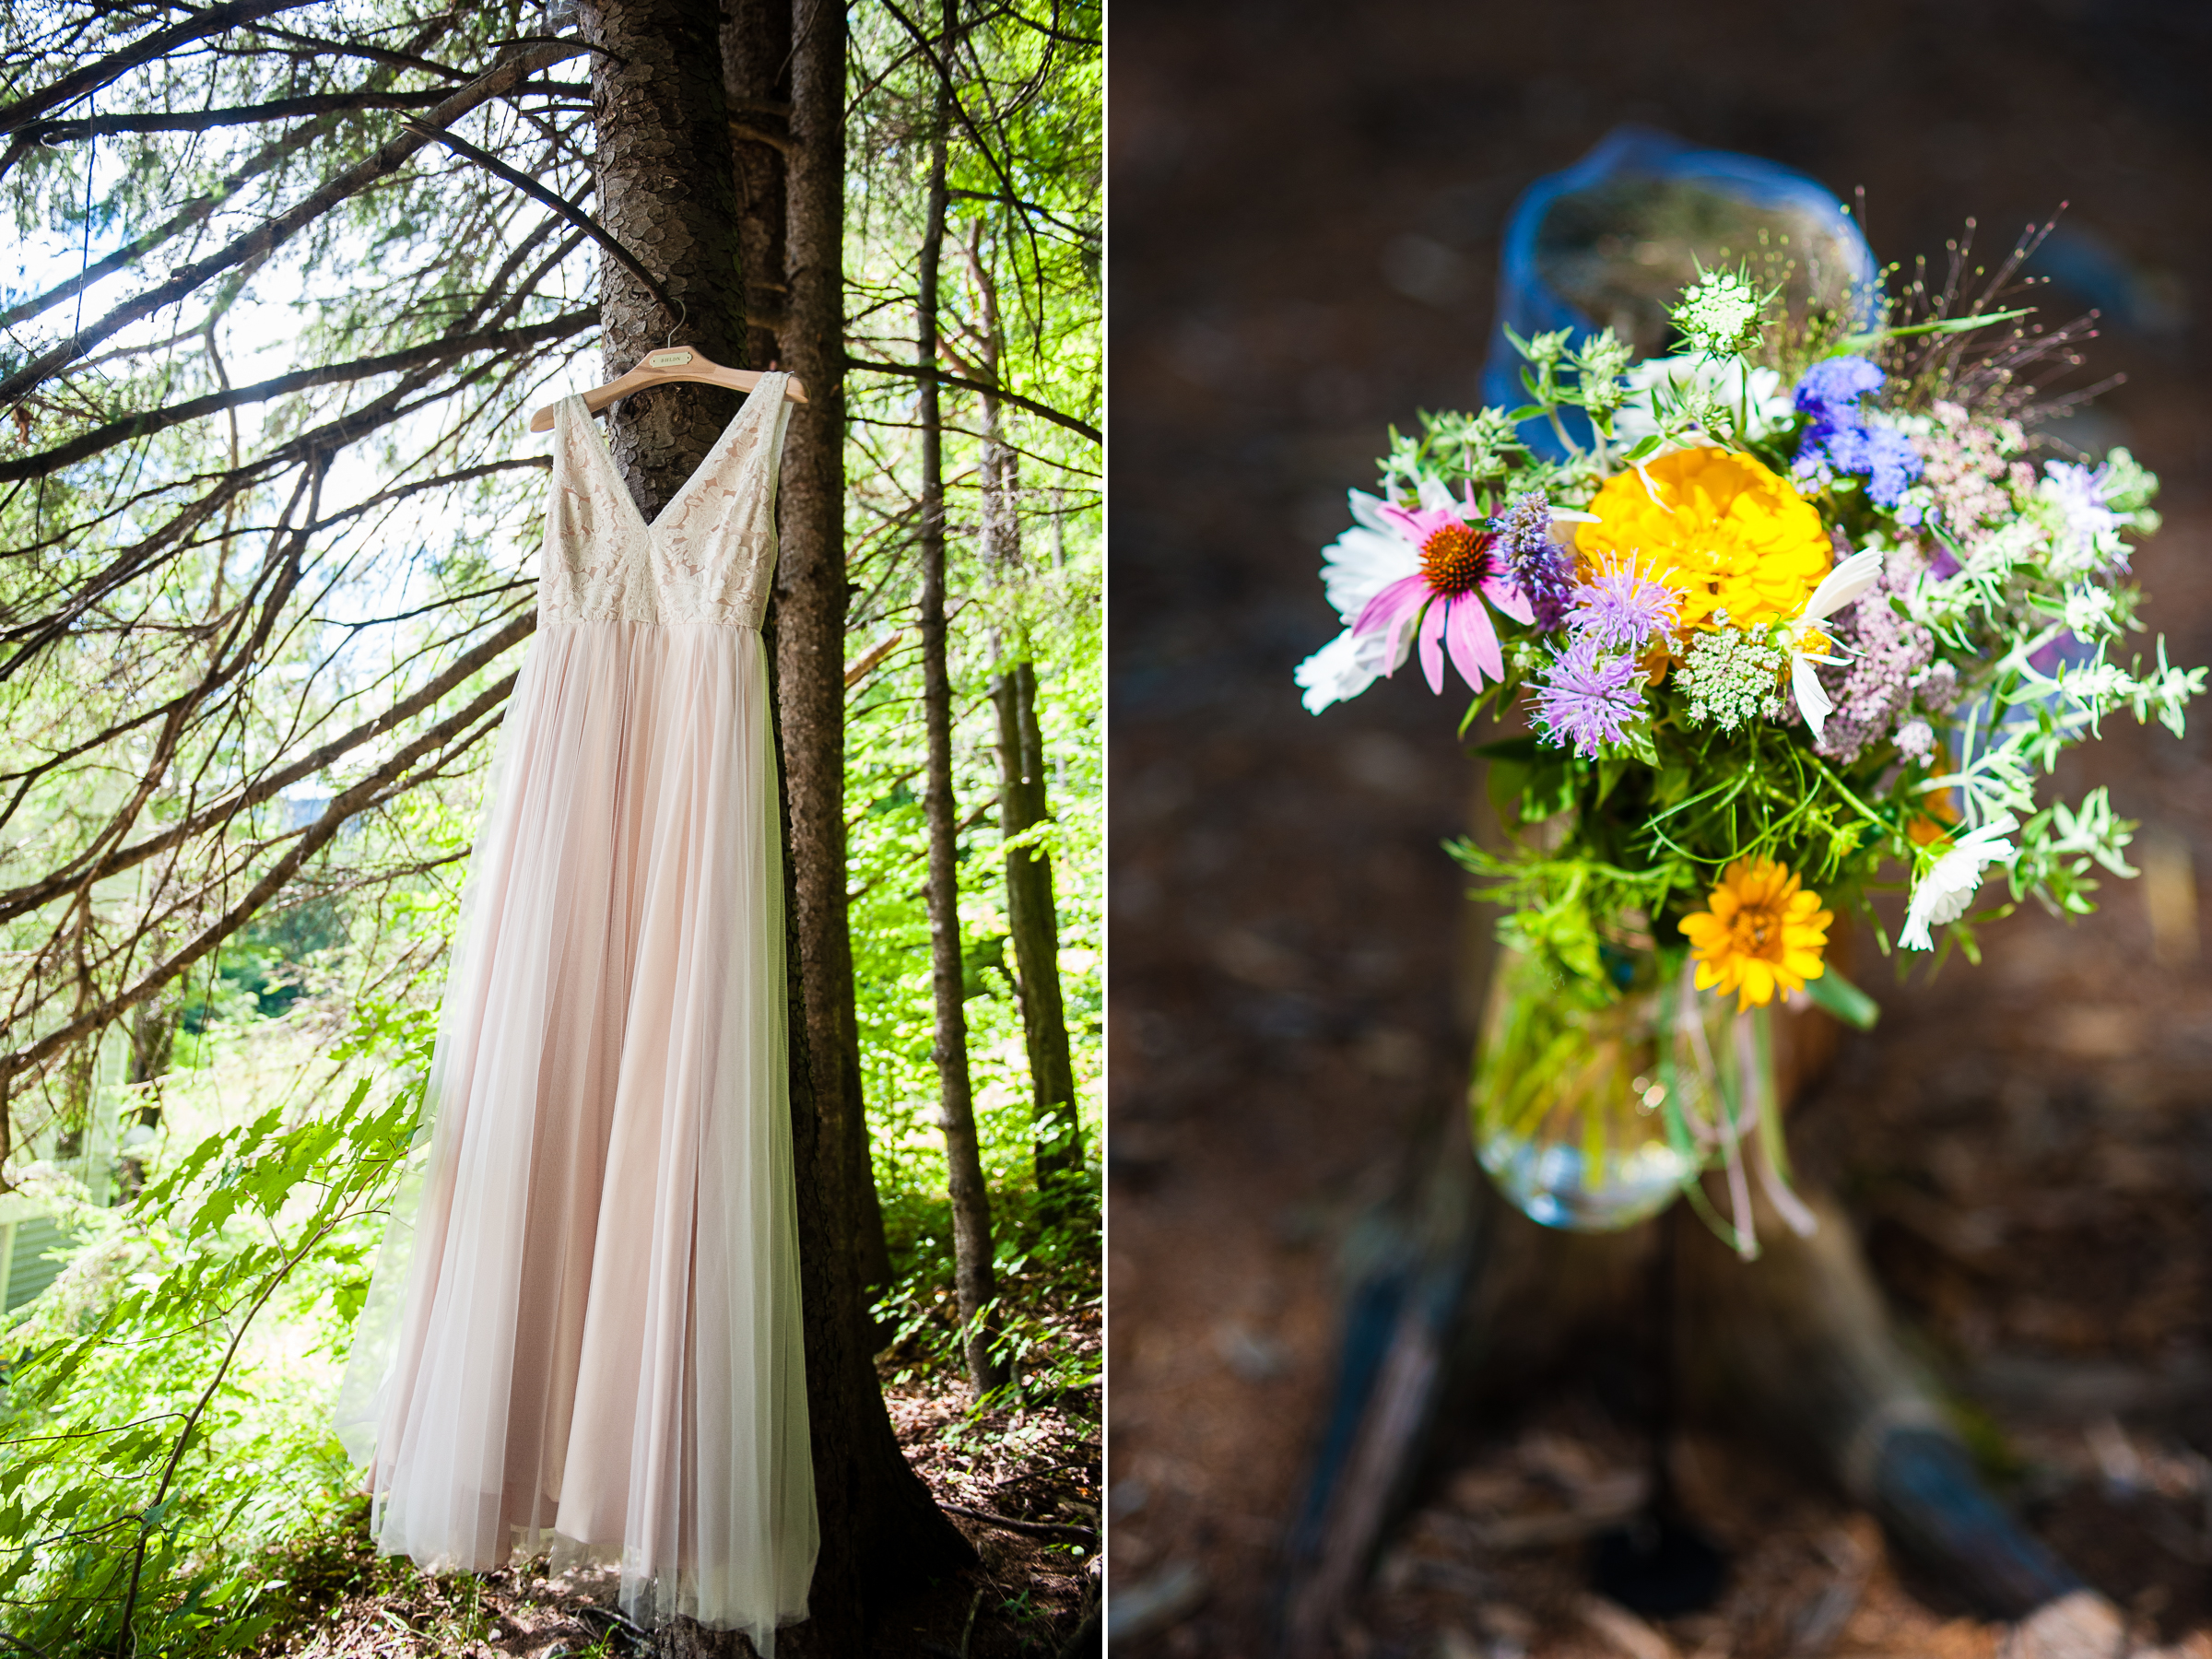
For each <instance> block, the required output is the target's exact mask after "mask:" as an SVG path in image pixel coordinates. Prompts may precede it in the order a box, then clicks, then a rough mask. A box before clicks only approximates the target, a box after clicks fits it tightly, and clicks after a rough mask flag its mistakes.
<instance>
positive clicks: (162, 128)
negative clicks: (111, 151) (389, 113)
mask: <svg viewBox="0 0 2212 1659" xmlns="http://www.w3.org/2000/svg"><path fill="white" fill-rule="evenodd" d="M448 96H450V92H449V89H448V88H443V87H439V88H432V89H431V90H429V91H427V92H319V93H314V94H312V95H310V96H308V97H304V98H276V99H271V100H269V101H268V102H267V103H258V104H234V105H232V106H230V107H229V108H228V109H221V110H187V111H184V112H182V113H178V112H160V113H158V114H130V115H88V116H83V117H80V118H79V119H77V120H75V121H55V122H49V123H48V124H45V125H43V126H36V127H32V128H30V129H29V132H28V136H29V139H30V141H31V142H32V143H33V144H68V143H72V142H74V141H76V139H79V138H105V137H107V136H109V135H112V134H115V133H205V132H208V131H211V130H212V129H214V128H216V127H227V126H251V125H253V124H256V123H259V122H265V121H289V120H291V119H292V118H293V117H294V116H298V115H342V114H345V113H346V112H348V111H352V110H419V109H421V108H423V107H424V106H425V105H427V104H434V103H437V102H439V101H440V100H442V99H444V98H446V97H448Z"/></svg>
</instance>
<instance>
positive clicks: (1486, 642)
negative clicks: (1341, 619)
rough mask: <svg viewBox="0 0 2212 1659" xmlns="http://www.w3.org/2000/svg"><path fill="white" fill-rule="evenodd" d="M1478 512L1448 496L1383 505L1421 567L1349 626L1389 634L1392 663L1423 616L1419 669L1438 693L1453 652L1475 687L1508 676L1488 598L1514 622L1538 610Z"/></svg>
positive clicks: (1384, 592) (1361, 631)
mask: <svg viewBox="0 0 2212 1659" xmlns="http://www.w3.org/2000/svg"><path fill="white" fill-rule="evenodd" d="M1474 511H1475V510H1474V505H1473V503H1472V502H1468V503H1465V504H1462V503H1460V502H1457V501H1453V500H1449V499H1446V500H1443V501H1441V502H1434V503H1433V504H1424V505H1422V506H1419V507H1414V508H1405V507H1396V506H1391V505H1388V504H1385V505H1384V506H1383V507H1382V518H1383V519H1384V520H1385V521H1386V522H1387V523H1388V524H1389V525H1390V527H1391V529H1392V531H1393V532H1394V534H1395V535H1397V537H1398V538H1399V539H1400V540H1402V541H1403V542H1404V543H1405V544H1406V546H1407V547H1410V548H1412V549H1413V551H1414V553H1415V555H1416V557H1417V558H1418V560H1419V566H1420V568H1419V569H1418V570H1417V571H1415V572H1414V573H1413V574H1412V575H1409V576H1401V577H1399V578H1398V579H1397V580H1396V581H1395V582H1392V583H1391V584H1390V585H1389V586H1388V587H1385V588H1384V589H1383V590H1382V592H1381V593H1379V594H1376V595H1375V596H1374V597H1373V598H1372V599H1370V600H1369V601H1368V602H1367V605H1366V606H1365V608H1363V609H1362V610H1361V611H1360V612H1359V618H1358V620H1356V621H1355V622H1353V624H1352V628H1351V631H1352V632H1353V634H1355V635H1359V634H1370V633H1380V634H1382V635H1384V636H1385V644H1384V648H1383V660H1384V661H1385V662H1387V663H1390V664H1392V665H1395V664H1396V662H1397V660H1398V641H1399V639H1400V637H1401V636H1402V635H1403V634H1404V632H1405V629H1406V626H1407V624H1409V623H1415V622H1416V619H1417V618H1418V628H1419V630H1420V631H1419V649H1420V657H1421V672H1422V673H1423V674H1424V675H1425V676H1427V677H1428V680H1429V688H1430V690H1431V691H1435V692H1439V693H1441V692H1442V690H1443V688H1444V653H1446V652H1447V651H1448V652H1450V653H1451V656H1452V663H1453V666H1454V667H1456V668H1457V669H1458V670H1459V672H1460V675H1461V677H1463V678H1465V680H1466V682H1467V684H1468V685H1470V686H1472V687H1474V688H1475V689H1476V690H1477V691H1479V690H1481V689H1482V685H1483V681H1484V679H1485V678H1486V677H1487V678H1488V679H1492V680H1497V681H1500V682H1502V681H1503V680H1504V678H1505V658H1504V655H1503V653H1500V650H1499V648H1498V630H1497V629H1496V628H1494V627H1493V626H1492V625H1491V622H1490V617H1489V612H1488V611H1487V610H1485V609H1484V608H1483V601H1484V600H1485V599H1488V601H1489V602H1490V603H1491V604H1492V605H1494V606H1497V607H1498V609H1499V610H1500V612H1501V613H1502V614H1503V615H1505V616H1508V617H1511V618H1512V619H1513V620H1514V621H1516V622H1523V623H1525V622H1528V621H1530V620H1532V619H1533V618H1534V615H1535V613H1534V612H1533V611H1532V610H1531V609H1530V607H1529V603H1528V600H1527V599H1526V598H1525V597H1524V595H1523V594H1522V592H1521V590H1520V589H1519V588H1518V587H1517V586H1515V585H1514V583H1513V579H1512V574H1511V573H1510V572H1509V571H1508V570H1507V569H1506V561H1505V559H1503V558H1502V557H1500V552H1499V548H1498V538H1497V536H1496V535H1493V534H1492V533H1491V532H1490V531H1489V530H1488V528H1486V527H1485V526H1483V525H1482V524H1479V523H1474V522H1470V521H1472V520H1473V517H1474ZM1385 672H1388V671H1387V670H1385Z"/></svg>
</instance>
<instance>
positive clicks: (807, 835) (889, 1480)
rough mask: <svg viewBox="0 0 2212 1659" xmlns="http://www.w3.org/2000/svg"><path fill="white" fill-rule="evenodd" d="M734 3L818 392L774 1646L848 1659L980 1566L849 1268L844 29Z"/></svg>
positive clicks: (801, 600)
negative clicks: (809, 1493) (783, 19)
mask: <svg viewBox="0 0 2212 1659" xmlns="http://www.w3.org/2000/svg"><path fill="white" fill-rule="evenodd" d="M740 4H742V5H746V6H750V5H779V4H782V5H788V6H790V8H791V13H790V15H791V18H792V26H791V36H792V39H791V105H792V110H791V140H792V145H793V147H792V150H791V152H790V153H791V160H790V170H789V178H788V184H787V196H786V201H787V206H788V215H787V219H786V238H787V240H786V247H785V260H784V271H785V280H786V281H787V283H788V284H789V288H788V300H787V302H786V304H785V307H784V314H783V325H782V329H781V330H780V331H779V335H778V343H779V346H780V347H781V349H782V361H783V366H784V367H785V368H786V369H788V370H790V371H791V372H793V373H794V374H796V375H797V376H798V377H799V378H800V379H801V380H802V381H803V382H805V383H806V391H807V396H808V398H809V400H810V401H809V404H808V406H806V407H805V408H802V409H796V410H794V411H793V416H792V422H791V435H790V437H789V439H788V440H787V441H786V442H785V444H784V451H783V476H782V486H781V490H780V498H779V509H778V521H779V524H780V527H781V532H782V545H781V547H780V549H779V552H778V559H777V571H776V593H775V604H774V606H773V608H772V613H771V614H772V615H773V616H774V618H776V622H777V635H776V641H775V653H774V656H773V659H772V660H773V661H774V663H775V664H776V667H777V681H778V684H777V693H778V700H777V711H776V712H777V731H778V739H779V753H780V757H781V759H782V767H783V787H784V796H785V800H786V802H787V807H788V811H789V814H790V820H789V821H790V836H791V840H790V842H789V849H790V858H789V860H788V862H787V864H786V866H785V868H786V871H787V875H786V877H785V879H786V881H787V882H788V883H789V888H788V892H789V898H790V915H791V929H792V933H791V939H792V950H791V960H792V963H793V965H794V971H795V972H796V974H797V976H798V983H797V984H796V985H794V990H793V994H792V1006H793V1008H794V1010H796V1009H800V1008H804V1009H805V1010H806V1017H805V1018H803V1019H801V1018H794V1020H793V1021H792V1037H793V1043H792V1068H793V1076H792V1129H793V1149H794V1159H795V1164H796V1169H797V1173H798V1196H799V1273H800V1279H801V1285H802V1294H803V1296H804V1299H805V1302H806V1308H805V1315H806V1399H807V1411H808V1413H809V1414H810V1418H811V1423H812V1430H813V1447H814V1489H815V1503H816V1507H817V1509H818V1512H819V1514H820V1518H821V1532H822V1550H821V1556H820V1558H819V1559H818V1562H817V1564H816V1566H815V1571H814V1588H813V1590H812V1592H811V1594H810V1595H809V1597H808V1606H809V1608H810V1609H811V1613H812V1617H811V1618H809V1619H808V1620H807V1622H806V1623H805V1624H803V1625H800V1626H797V1627H795V1628H794V1629H793V1630H791V1631H789V1632H788V1633H787V1634H786V1635H785V1637H784V1638H783V1639H782V1645H783V1646H784V1648H785V1649H786V1651H788V1652H792V1653H798V1654H801V1655H821V1656H823V1659H845V1655H848V1654H855V1653H863V1652H865V1651H867V1649H866V1647H865V1642H866V1630H865V1614H866V1610H867V1609H868V1608H869V1607H870V1606H874V1605H876V1604H877V1602H878V1601H879V1600H880V1599H881V1598H882V1597H884V1596H885V1595H887V1594H890V1593H892V1592H894V1591H897V1590H899V1589H900V1588H902V1587H903V1586H905V1585H907V1584H910V1583H914V1582H916V1581H917V1580H919V1579H921V1578H924V1577H925V1576H928V1575H931V1574H937V1573H945V1572H950V1571H954V1570H956V1569H958V1568H959V1567H962V1566H965V1565H967V1564H969V1563H971V1562H972V1561H973V1560H974V1559H975V1557H974V1552H973V1551H972V1550H971V1548H970V1547H969V1546H968V1542H967V1540H966V1539H965V1538H963V1537H961V1536H960V1535H959V1532H958V1531H957V1530H955V1529H954V1527H953V1525H952V1524H951V1522H949V1521H948V1520H947V1519H946V1517H945V1515H944V1513H943V1512H941V1511H939V1510H938V1509H937V1507H936V1505H935V1501H934V1500H932V1499H931V1497H930V1494H929V1488H927V1487H925V1486H924V1485H923V1484H922V1482H921V1480H920V1478H919V1477H916V1476H915V1474H914V1472H913V1471H912V1469H911V1468H910V1467H908V1465H907V1463H906V1459H905V1456H904V1454H903V1453H900V1449H899V1442H898V1440H897V1438H896V1436H894V1435H893V1433H892V1431H891V1421H890V1417H889V1414H888V1412H887V1411H886V1410H885V1409H884V1404H883V1392H882V1388H881V1385H880V1384H879V1383H878V1382H877V1378H876V1371H875V1368H874V1366H873V1365H871V1364H870V1363H869V1359H868V1354H869V1351H870V1345H869V1343H868V1342H867V1341H866V1340H865V1338H864V1335H863V1327H864V1324H865V1306H864V1304H863V1302H862V1300H861V1286H862V1284H863V1282H864V1280H863V1279H862V1277H861V1274H860V1264H859V1263H858V1262H856V1261H855V1259H854V1244H855V1241H856V1238H857V1239H858V1241H861V1242H862V1243H863V1245H864V1247H865V1239H866V1237H867V1230H866V1229H865V1227H862V1226H859V1225H857V1222H858V1211H859V1209H860V1204H861V1188H862V1186H863V1185H865V1193H866V1195H867V1196H868V1197H869V1198H871V1199H872V1198H873V1196H874V1193H875V1188H874V1186H873V1185H872V1184H868V1183H860V1182H855V1181H854V1178H853V1171H854V1170H855V1169H856V1168H859V1169H862V1170H863V1171H865V1164H864V1163H862V1161H861V1159H863V1158H864V1157H865V1139H864V1137H865V1124H864V1123H863V1121H862V1118H861V1113H860V1072H859V1066H858V1064H857V1060H856V1058H855V1056H856V1055H857V1052H858V1038H857V1035H856V1034H855V1033H856V1030H857V1028H856V1027H855V1025H854V1024H853V1003H852V997H853V958H852V943H851V939H850V936H849V935H848V934H847V933H846V929H845V841H844V815H843V792H844V733H845V728H844V627H845V604H846V592H845V542H844V492H845V470H844V469H845V463H844V436H845V417H844V354H845V312H844V304H845V265H844V231H845V196H844V159H845V19H844V13H843V11H842V10H841V8H839V7H837V6H820V5H817V4H815V3H814V0H740ZM840 1009H841V1010H842V1014H841V1022H842V1023H841V1024H840V1016H839V1012H838V1011H839V1010H840ZM825 1010H827V1013H826V1012H825ZM825 1034H826V1035H825ZM818 1036H819V1037H820V1040H819V1041H818ZM832 1052H834V1053H841V1054H844V1055H846V1056H848V1058H847V1062H846V1064H845V1065H843V1066H841V1067H829V1068H826V1069H825V1068H821V1067H819V1065H818V1063H819V1062H820V1061H821V1059H822V1058H823V1056H824V1055H825V1054H826V1053H832ZM879 1233H880V1229H878V1235H879Z"/></svg>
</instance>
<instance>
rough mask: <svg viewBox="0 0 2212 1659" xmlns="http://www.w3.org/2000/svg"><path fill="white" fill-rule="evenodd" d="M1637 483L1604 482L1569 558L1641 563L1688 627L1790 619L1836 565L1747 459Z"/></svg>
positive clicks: (1694, 464) (1782, 484) (1684, 465)
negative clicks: (1672, 594) (1669, 591)
mask: <svg viewBox="0 0 2212 1659" xmlns="http://www.w3.org/2000/svg"><path fill="white" fill-rule="evenodd" d="M1643 475H1648V476H1649V477H1650V479H1651V487H1650V488H1645V485H1644V477H1643V476H1641V475H1639V474H1638V473H1637V472H1636V471H1635V470H1634V469H1633V468H1631V469H1630V470H1629V471H1627V472H1624V473H1621V474H1620V475H1618V477H1612V478H1608V479H1606V484H1605V488H1602V489H1600V490H1599V491H1598V492H1597V497H1596V499H1595V500H1593V501H1592V502H1591V503H1590V511H1591V512H1593V513H1594V514H1595V515H1596V518H1597V523H1595V524H1583V525H1581V526H1580V527H1579V528H1578V529H1577V531H1576V533H1575V538H1574V540H1575V549H1576V551H1577V552H1579V553H1580V554H1581V555H1582V557H1583V560H1584V561H1585V562H1586V563H1588V564H1591V565H1595V564H1597V563H1598V562H1599V561H1600V560H1601V559H1604V558H1605V557H1606V556H1607V555H1611V556H1612V557H1614V558H1616V559H1620V560H1621V561H1623V562H1630V561H1633V562H1635V563H1638V564H1641V566H1642V567H1643V568H1644V569H1645V570H1647V571H1650V572H1651V573H1652V574H1653V576H1656V577H1657V578H1658V579H1659V580H1660V581H1661V582H1665V583H1666V585H1667V586H1669V587H1671V588H1673V589H1674V590H1675V591H1676V592H1677V593H1678V594H1681V595H1682V621H1683V623H1684V624H1685V625H1686V626H1688V627H1693V628H1711V627H1714V626H1717V625H1719V624H1721V623H1724V622H1725V623H1730V624H1733V625H1734V626H1735V627H1737V628H1749V627H1752V626H1754V625H1757V624H1761V623H1768V622H1780V621H1783V620H1784V619H1785V618H1790V617H1794V616H1795V615H1796V614H1797V612H1798V610H1799V609H1800V608H1801V607H1802V606H1804V604H1805V602H1806V599H1807V598H1808V597H1810V596H1811V594H1812V591H1813V590H1814V589H1815V588H1816V587H1818V586H1819V585H1820V579H1821V578H1822V577H1824V576H1826V575H1827V574H1828V572H1829V571H1830V568H1831V567H1832V566H1833V565H1834V563H1835V550H1834V547H1832V545H1831V544H1830V541H1829V538H1828V532H1827V531H1826V530H1825V529H1823V528H1822V527H1821V524H1820V514H1819V512H1818V511H1817V510H1816V509H1815V508H1814V506H1813V504H1812V503H1811V502H1810V501H1807V500H1806V499H1805V498H1804V497H1803V496H1801V495H1799V494H1798V493H1797V492H1796V490H1794V489H1793V488H1791V487H1790V481H1789V480H1788V479H1787V478H1785V477H1782V475H1781V474H1779V473H1776V472H1772V471H1770V470H1769V469H1768V468H1766V467H1764V466H1761V465H1759V463H1758V462H1756V461H1754V460H1752V459H1751V458H1750V457H1749V456H1748V455H1732V454H1730V453H1728V452H1727V451H1726V450H1719V449H1683V450H1675V451H1672V452H1671V453H1667V454H1664V455H1662V456H1660V457H1659V458H1658V459H1657V460H1656V461H1653V462H1650V463H1648V464H1647V465H1645V466H1644V468H1643ZM1654 495H1656V497H1657V498H1658V499H1657V500H1653V496H1654ZM1762 1000H1763V999H1762Z"/></svg>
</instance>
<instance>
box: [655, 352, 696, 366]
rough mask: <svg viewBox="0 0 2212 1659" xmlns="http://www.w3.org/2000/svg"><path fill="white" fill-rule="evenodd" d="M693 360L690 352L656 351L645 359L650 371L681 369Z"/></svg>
mask: <svg viewBox="0 0 2212 1659" xmlns="http://www.w3.org/2000/svg"><path fill="white" fill-rule="evenodd" d="M690 360H691V354H690V353H689V352H688V351H656V352H654V353H653V355H652V356H651V357H649V358H647V359H645V367H646V368H648V369H681V368H682V367H683V366H684V365H685V364H686V363H688V362H689V361H690Z"/></svg>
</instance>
